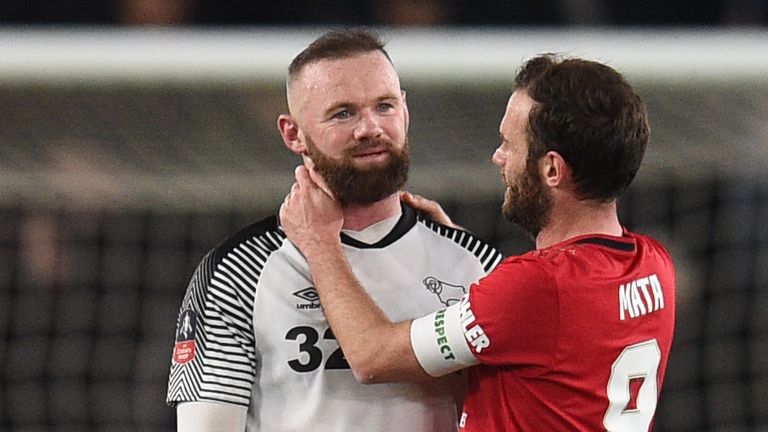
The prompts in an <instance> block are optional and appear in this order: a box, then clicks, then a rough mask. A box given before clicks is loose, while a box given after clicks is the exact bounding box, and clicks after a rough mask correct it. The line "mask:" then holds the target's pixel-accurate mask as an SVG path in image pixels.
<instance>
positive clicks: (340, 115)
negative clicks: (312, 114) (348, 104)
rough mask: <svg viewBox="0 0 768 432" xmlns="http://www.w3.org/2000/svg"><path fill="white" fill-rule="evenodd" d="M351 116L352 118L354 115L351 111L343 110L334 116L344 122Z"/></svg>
mask: <svg viewBox="0 0 768 432" xmlns="http://www.w3.org/2000/svg"><path fill="white" fill-rule="evenodd" d="M351 116H352V113H351V112H350V111H349V110H342V111H339V112H337V113H336V114H334V115H333V118H336V119H340V120H344V119H348V118H350V117H351Z"/></svg>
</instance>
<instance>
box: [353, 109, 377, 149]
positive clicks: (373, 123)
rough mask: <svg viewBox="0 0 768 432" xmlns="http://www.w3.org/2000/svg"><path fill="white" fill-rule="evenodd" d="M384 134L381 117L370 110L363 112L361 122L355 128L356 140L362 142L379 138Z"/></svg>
mask: <svg viewBox="0 0 768 432" xmlns="http://www.w3.org/2000/svg"><path fill="white" fill-rule="evenodd" d="M383 133H384V130H383V129H382V127H381V119H380V118H379V116H378V115H376V113H374V112H371V111H370V110H363V111H362V112H361V113H360V121H358V122H357V125H356V127H355V139H356V140H357V141H360V140H363V139H366V138H378V137H380V136H381V135H382V134H383Z"/></svg>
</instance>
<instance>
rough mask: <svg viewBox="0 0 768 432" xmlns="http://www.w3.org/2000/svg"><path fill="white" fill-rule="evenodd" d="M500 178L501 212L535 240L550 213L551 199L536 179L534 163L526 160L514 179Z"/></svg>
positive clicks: (537, 177) (536, 171)
mask: <svg viewBox="0 0 768 432" xmlns="http://www.w3.org/2000/svg"><path fill="white" fill-rule="evenodd" d="M502 178H503V181H504V184H505V185H506V186H507V190H506V192H505V194H504V204H503V205H502V207H501V212H502V213H503V214H504V216H505V217H506V218H507V220H508V221H510V222H513V223H516V224H518V225H520V227H521V228H522V229H523V230H524V231H525V232H526V233H528V235H530V236H531V238H533V239H534V240H535V239H536V236H538V235H539V232H541V229H542V228H543V227H544V226H545V225H546V224H547V223H548V221H549V215H550V213H551V210H552V196H551V194H550V193H549V191H547V189H546V188H545V187H544V182H543V181H542V179H541V177H540V176H539V170H538V162H537V161H535V160H532V159H531V158H527V160H526V162H525V169H524V170H523V172H522V173H521V174H520V175H519V176H517V178H516V179H509V178H507V176H506V175H504V174H502Z"/></svg>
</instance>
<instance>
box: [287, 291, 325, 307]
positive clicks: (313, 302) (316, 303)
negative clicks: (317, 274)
mask: <svg viewBox="0 0 768 432" xmlns="http://www.w3.org/2000/svg"><path fill="white" fill-rule="evenodd" d="M293 295H295V296H296V297H298V298H300V299H302V300H304V302H305V303H296V309H319V308H320V296H319V295H318V294H317V290H316V289H315V287H308V288H304V289H302V290H298V291H296V292H294V293H293Z"/></svg>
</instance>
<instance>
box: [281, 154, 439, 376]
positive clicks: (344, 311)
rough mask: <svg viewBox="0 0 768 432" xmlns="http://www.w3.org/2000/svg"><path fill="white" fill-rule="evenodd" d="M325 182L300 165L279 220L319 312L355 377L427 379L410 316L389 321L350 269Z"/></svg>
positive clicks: (340, 219)
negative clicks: (301, 260) (299, 256)
mask: <svg viewBox="0 0 768 432" xmlns="http://www.w3.org/2000/svg"><path fill="white" fill-rule="evenodd" d="M310 175H313V176H314V177H310ZM318 183H319V184H318ZM323 187H324V183H323V181H322V179H321V178H320V177H319V176H317V175H316V174H315V173H314V171H312V174H310V170H309V169H307V168H306V167H304V166H300V167H298V168H297V169H296V183H295V184H294V185H293V187H292V188H291V193H290V194H289V195H288V196H287V197H286V199H285V202H284V203H283V205H282V207H281V209H280V222H281V224H282V226H283V229H284V230H285V232H286V234H287V235H288V238H289V239H290V240H291V241H292V242H293V243H294V244H295V245H296V246H297V247H298V248H299V249H300V250H301V252H302V253H303V254H304V256H305V257H306V259H307V262H308V263H309V269H310V272H311V274H312V279H313V282H314V284H315V289H317V291H318V293H319V295H320V302H321V304H322V305H323V311H324V312H325V315H326V318H327V319H328V323H329V324H330V325H331V328H332V329H333V334H334V335H335V337H336V339H337V341H338V342H339V345H340V346H341V348H342V350H343V351H344V355H345V357H346V359H347V362H348V363H349V365H350V367H351V368H352V371H353V372H354V374H355V377H356V378H357V380H358V381H360V382H362V383H376V382H391V381H418V380H423V379H426V378H428V377H429V375H427V374H426V373H425V372H424V370H423V369H422V368H421V366H420V365H419V362H418V360H417V359H416V355H415V354H414V352H413V349H412V348H411V340H410V325H411V323H410V321H407V322H400V323H392V322H391V321H390V320H389V319H388V318H387V317H386V316H385V315H384V313H383V312H382V311H381V309H379V307H378V306H377V305H376V303H375V302H374V301H373V300H372V299H371V298H370V296H368V294H367V293H366V292H365V291H364V290H363V288H362V287H361V285H360V282H359V281H358V280H357V278H356V277H355V275H354V274H353V273H352V269H351V268H350V266H349V262H348V261H347V258H346V255H345V253H344V249H343V247H342V245H341V240H340V235H339V233H340V231H341V227H342V224H343V216H342V211H341V207H340V206H339V204H338V202H337V201H335V200H334V199H333V197H332V196H331V194H330V193H328V192H326V191H327V188H326V189H325V190H323Z"/></svg>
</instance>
